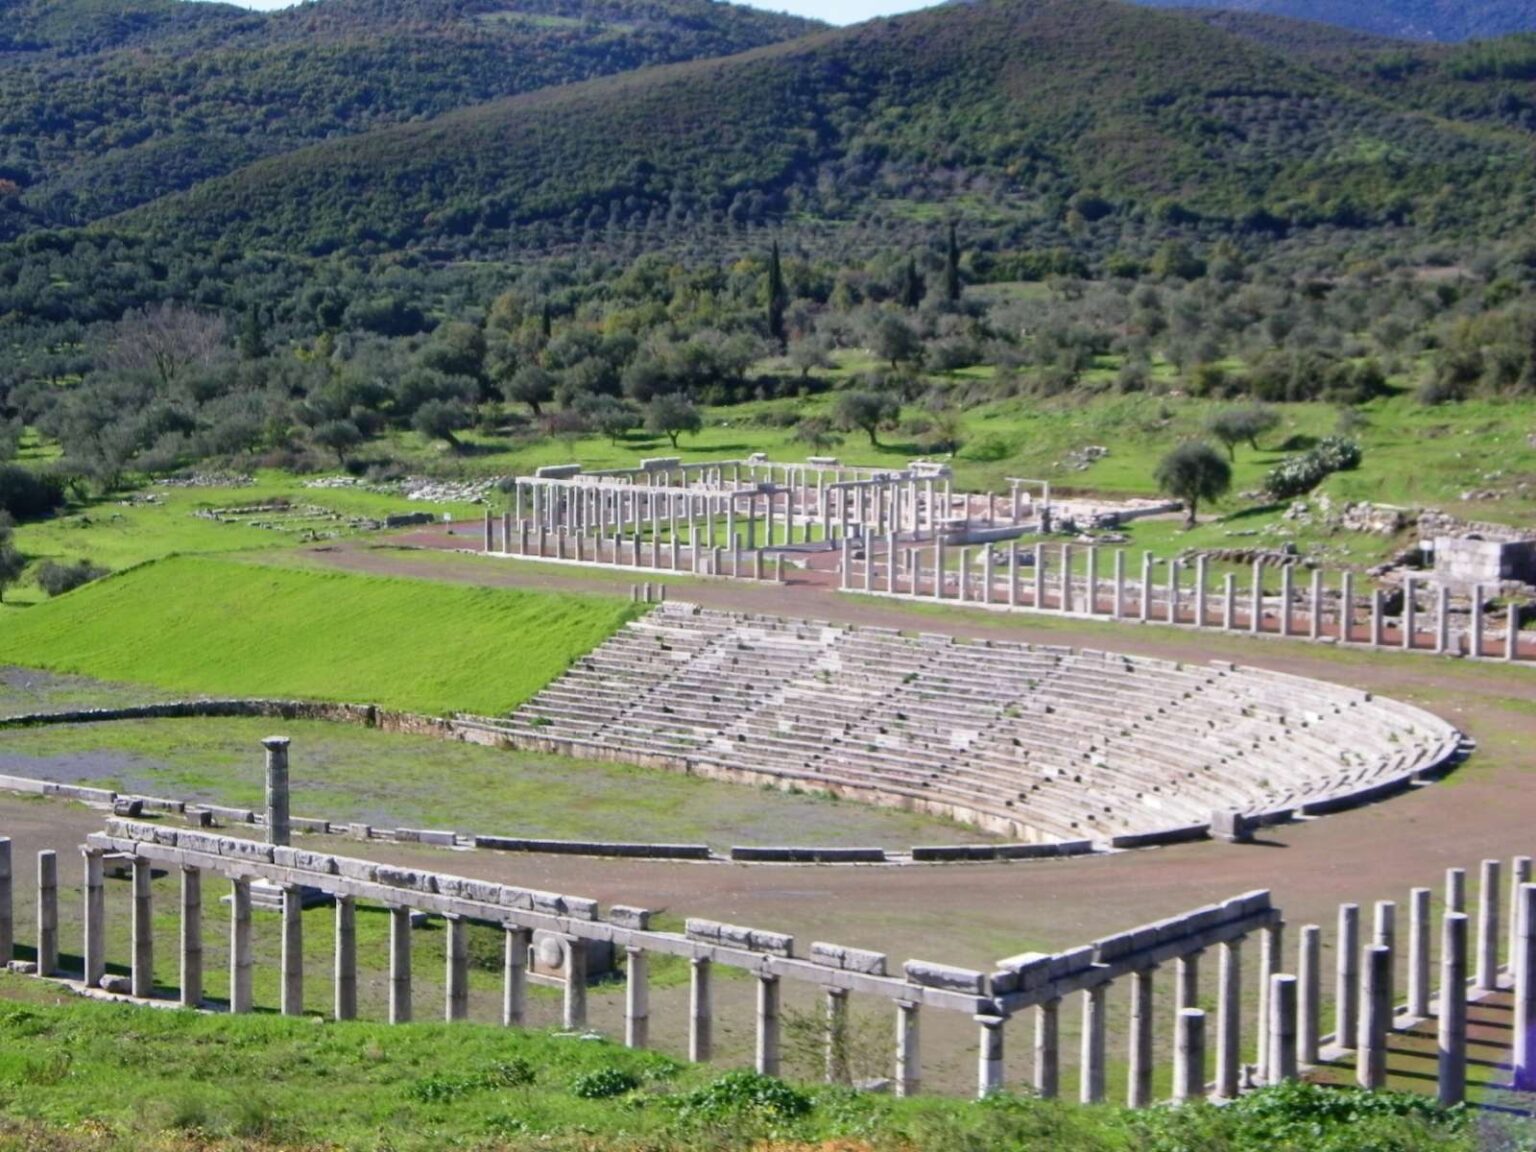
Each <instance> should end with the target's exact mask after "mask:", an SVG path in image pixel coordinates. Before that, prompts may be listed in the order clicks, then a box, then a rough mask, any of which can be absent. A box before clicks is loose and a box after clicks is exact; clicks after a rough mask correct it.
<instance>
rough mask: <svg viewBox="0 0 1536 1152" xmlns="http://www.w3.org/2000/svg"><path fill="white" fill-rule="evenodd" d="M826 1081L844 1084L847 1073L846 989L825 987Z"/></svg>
mask: <svg viewBox="0 0 1536 1152" xmlns="http://www.w3.org/2000/svg"><path fill="white" fill-rule="evenodd" d="M822 991H823V994H824V997H825V1004H824V1008H825V1013H826V1026H827V1034H826V1048H827V1052H826V1056H827V1083H828V1084H846V1083H848V1080H849V1073H848V989H846V988H825V989H823V990H822Z"/></svg>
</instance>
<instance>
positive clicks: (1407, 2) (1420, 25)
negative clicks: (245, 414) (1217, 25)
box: [1136, 0, 1536, 41]
mask: <svg viewBox="0 0 1536 1152" xmlns="http://www.w3.org/2000/svg"><path fill="white" fill-rule="evenodd" d="M1136 3H1139V4H1146V5H1148V6H1150V7H1154V8H1224V9H1229V10H1231V11H1235V12H1262V13H1265V14H1267V15H1271V16H1287V17H1290V18H1291V19H1294V20H1312V21H1316V22H1318V23H1321V24H1334V25H1337V26H1338V27H1340V28H1353V29H1356V30H1358V31H1361V32H1370V33H1374V34H1376V35H1378V36H1393V37H1399V38H1402V39H1406V40H1440V41H1458V40H1473V39H1486V38H1489V37H1495V36H1507V35H1510V34H1511V33H1514V32H1536V0H1136Z"/></svg>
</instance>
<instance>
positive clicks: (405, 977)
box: [389, 905, 411, 1024]
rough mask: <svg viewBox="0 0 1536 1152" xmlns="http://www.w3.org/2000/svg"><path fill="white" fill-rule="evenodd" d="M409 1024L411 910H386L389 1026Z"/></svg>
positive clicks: (402, 908) (395, 908) (394, 908)
mask: <svg viewBox="0 0 1536 1152" xmlns="http://www.w3.org/2000/svg"><path fill="white" fill-rule="evenodd" d="M410 1021H411V910H410V909H409V908H406V907H403V906H399V905H397V906H394V907H391V908H390V910H389V1022H390V1023H391V1024H409V1023H410Z"/></svg>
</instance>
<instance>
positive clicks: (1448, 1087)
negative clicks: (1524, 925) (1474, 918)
mask: <svg viewBox="0 0 1536 1152" xmlns="http://www.w3.org/2000/svg"><path fill="white" fill-rule="evenodd" d="M1439 1007H1440V1028H1439V1045H1438V1047H1439V1053H1438V1057H1439V1058H1438V1065H1439V1066H1438V1069H1437V1072H1438V1075H1437V1077H1436V1079H1437V1084H1438V1095H1439V1098H1440V1103H1441V1104H1444V1105H1446V1106H1450V1105H1453V1104H1460V1103H1461V1102H1462V1101H1463V1100H1465V1099H1466V1098H1467V916H1466V913H1464V912H1448V913H1446V916H1445V921H1444V925H1443V928H1442V936H1441V941H1440V1005H1439Z"/></svg>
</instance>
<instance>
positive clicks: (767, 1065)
mask: <svg viewBox="0 0 1536 1152" xmlns="http://www.w3.org/2000/svg"><path fill="white" fill-rule="evenodd" d="M877 491H878V489H877ZM779 991H780V990H779V978H778V977H777V976H770V975H768V974H767V973H759V974H758V977H757V1060H756V1066H757V1074H758V1075H759V1076H777V1075H778V1074H779Z"/></svg>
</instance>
